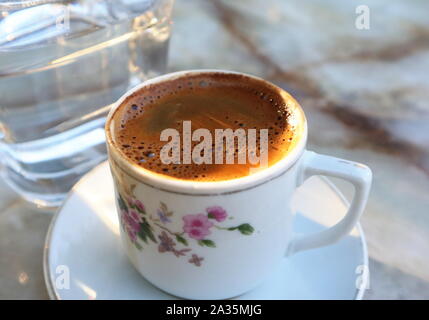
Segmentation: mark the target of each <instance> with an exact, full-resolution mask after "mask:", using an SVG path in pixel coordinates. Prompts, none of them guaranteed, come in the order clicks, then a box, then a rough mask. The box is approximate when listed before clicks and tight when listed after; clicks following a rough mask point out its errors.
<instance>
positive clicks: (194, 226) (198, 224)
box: [183, 213, 213, 240]
mask: <svg viewBox="0 0 429 320" xmlns="http://www.w3.org/2000/svg"><path fill="white" fill-rule="evenodd" d="M183 221H184V222H185V224H184V226H183V231H185V232H186V233H187V234H188V235H189V237H191V238H193V239H196V240H202V239H204V238H205V237H206V236H207V235H209V234H210V230H209V229H210V228H211V227H212V226H213V222H210V221H209V219H208V218H207V216H206V215H204V214H202V213H198V214H188V215H186V216H184V217H183Z"/></svg>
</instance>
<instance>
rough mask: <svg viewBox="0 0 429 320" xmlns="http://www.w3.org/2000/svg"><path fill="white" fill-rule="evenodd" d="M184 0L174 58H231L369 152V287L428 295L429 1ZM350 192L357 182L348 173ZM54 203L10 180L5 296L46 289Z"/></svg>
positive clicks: (343, 142) (315, 135)
mask: <svg viewBox="0 0 429 320" xmlns="http://www.w3.org/2000/svg"><path fill="white" fill-rule="evenodd" d="M366 3H367V4H368V5H369V9H370V28H369V29H363V30H360V29H358V28H356V25H355V20H356V17H357V14H356V11H355V10H356V7H357V6H358V5H360V4H362V3H361V1H354V0H350V1H337V0H308V1H299V0H288V1H284V0H263V1H262V0H233V1H226V0H223V1H222V0H177V3H176V6H175V12H174V25H173V30H174V31H173V36H172V39H171V47H170V70H172V71H173V70H181V69H192V68H216V69H230V70H236V71H241V72H246V73H251V74H254V75H258V76H261V77H263V78H265V79H268V80H270V81H272V82H274V83H276V84H277V85H279V86H281V87H283V88H285V89H287V90H288V91H290V92H291V93H292V94H293V95H295V96H296V97H297V99H298V101H300V103H301V105H302V106H303V108H304V110H305V112H306V115H307V118H308V122H309V148H310V149H313V150H315V151H317V152H321V153H328V154H331V155H335V156H338V157H343V158H347V159H353V160H355V161H359V162H363V163H366V164H368V165H369V166H370V167H371V168H372V170H373V173H374V182H373V188H372V192H371V195H370V199H369V204H368V206H367V209H366V211H365V214H364V216H363V217H362V220H361V223H362V226H363V229H364V230H365V233H366V237H367V242H368V248H369V256H370V275H371V282H370V288H369V289H368V290H367V292H366V295H365V298H366V299H429V103H428V101H429V19H427V13H428V12H429V2H428V1H426V0H413V1H397V0H379V1H376V2H366ZM337 183H338V184H339V186H340V188H341V189H342V190H343V191H344V192H345V194H346V195H347V196H348V197H350V196H351V195H352V190H351V189H350V187H349V186H348V185H347V184H345V183H341V182H338V181H337ZM51 218H52V213H46V212H43V211H39V210H35V209H32V208H30V207H28V206H27V205H26V204H25V203H24V202H23V201H22V200H20V199H19V197H18V196H16V195H15V194H14V193H13V192H12V191H10V190H9V189H8V188H7V187H6V186H5V185H4V183H3V182H2V181H0V299H29V298H33V299H46V298H48V297H47V293H46V289H45V286H44V281H43V272H42V250H43V246H44V237H45V233H46V230H47V228H48V225H49V222H50V220H51Z"/></svg>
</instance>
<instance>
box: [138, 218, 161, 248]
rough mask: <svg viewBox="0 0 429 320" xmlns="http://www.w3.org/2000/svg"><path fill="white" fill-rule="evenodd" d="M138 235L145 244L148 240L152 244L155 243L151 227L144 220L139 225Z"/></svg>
mask: <svg viewBox="0 0 429 320" xmlns="http://www.w3.org/2000/svg"><path fill="white" fill-rule="evenodd" d="M138 235H139V237H140V238H141V239H142V240H143V241H144V242H146V243H147V242H148V238H149V239H150V240H152V242H154V243H157V241H156V238H155V236H154V235H153V231H152V227H151V226H150V224H149V223H148V222H147V220H146V219H144V218H143V222H142V223H140V232H139V233H138Z"/></svg>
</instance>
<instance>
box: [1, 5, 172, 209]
mask: <svg viewBox="0 0 429 320" xmlns="http://www.w3.org/2000/svg"><path fill="white" fill-rule="evenodd" d="M173 2H174V0H80V1H78V0H76V1H73V0H69V1H56V0H23V1H17V0H14V1H0V166H1V175H2V178H3V179H4V180H6V181H7V183H8V184H9V185H10V186H11V187H12V188H13V189H14V190H15V191H17V192H18V193H19V194H20V195H21V196H22V197H23V198H24V199H26V200H27V201H29V202H32V203H34V204H36V205H37V206H39V207H44V208H46V207H56V206H58V205H60V204H61V202H62V200H63V199H64V197H65V195H66V193H67V192H68V191H69V189H70V188H71V187H72V186H73V184H74V183H75V182H76V181H77V180H78V179H79V178H80V177H81V176H82V174H84V173H85V172H87V171H88V170H89V169H91V168H92V167H94V166H95V165H96V164H98V163H100V162H101V161H103V160H104V159H105V158H106V149H105V144H104V130H103V125H104V120H105V116H106V115H107V112H108V110H109V109H110V105H111V104H112V103H113V102H114V101H116V100H117V99H118V98H119V97H120V96H121V95H122V94H123V93H125V92H126V91H127V90H128V89H129V88H130V87H132V86H135V85H136V84H138V83H140V82H142V81H144V80H145V79H147V78H150V77H153V76H156V75H158V74H160V73H163V72H164V71H165V68H166V61H167V52H168V42H169V38H170V26H171V11H172V6H173Z"/></svg>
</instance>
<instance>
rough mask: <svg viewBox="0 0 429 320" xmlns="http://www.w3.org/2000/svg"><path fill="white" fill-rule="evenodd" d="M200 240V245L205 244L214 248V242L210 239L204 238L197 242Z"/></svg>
mask: <svg viewBox="0 0 429 320" xmlns="http://www.w3.org/2000/svg"><path fill="white" fill-rule="evenodd" d="M200 242H201V244H200V245H202V246H206V247H209V248H216V244H215V243H214V242H213V241H212V240H208V239H204V240H200V241H198V243H200Z"/></svg>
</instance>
